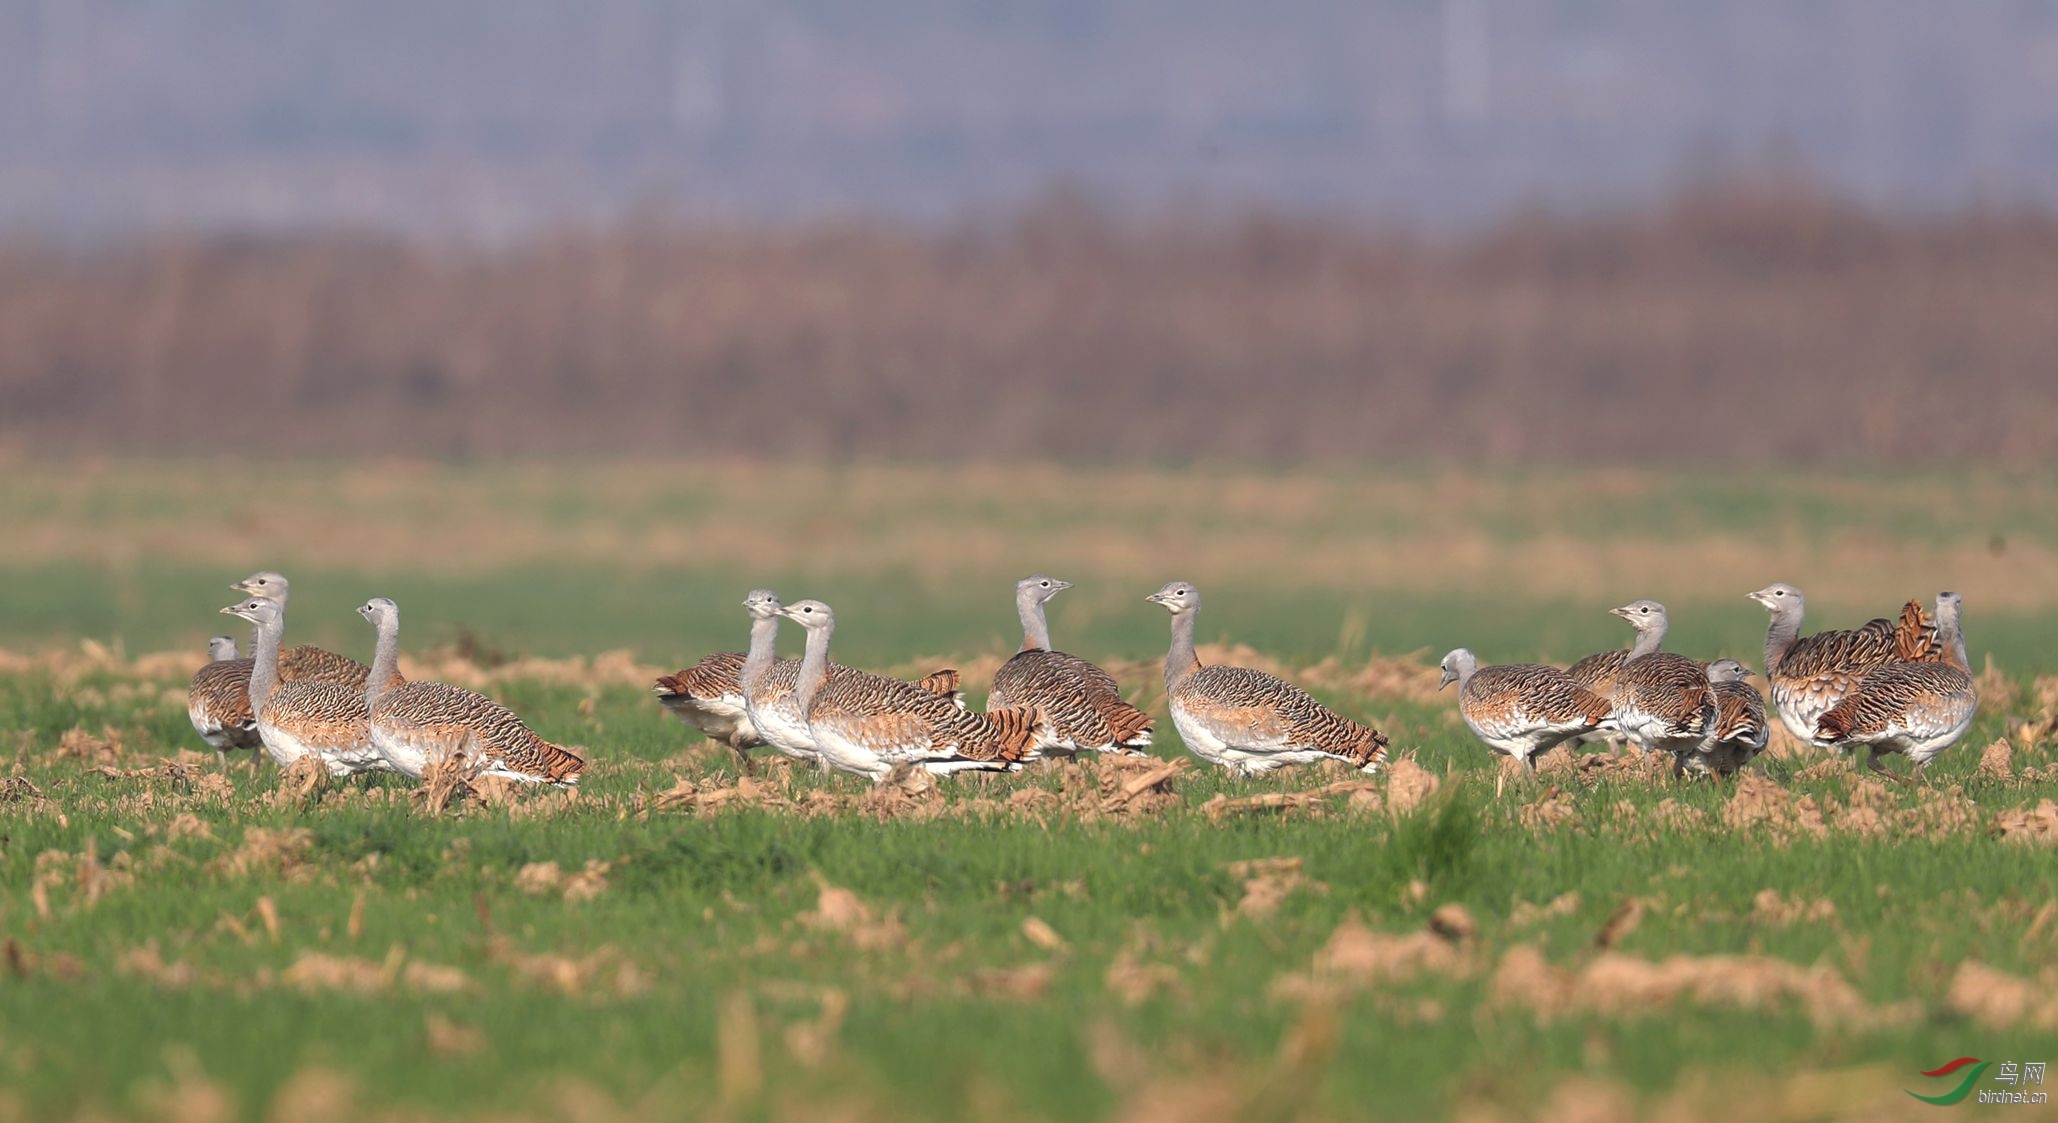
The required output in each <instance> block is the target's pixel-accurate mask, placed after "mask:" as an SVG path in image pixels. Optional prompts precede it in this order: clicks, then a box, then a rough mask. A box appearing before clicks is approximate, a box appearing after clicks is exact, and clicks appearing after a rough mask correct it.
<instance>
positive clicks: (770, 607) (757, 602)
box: [743, 589, 785, 620]
mask: <svg viewBox="0 0 2058 1123" xmlns="http://www.w3.org/2000/svg"><path fill="white" fill-rule="evenodd" d="M743 607H744V608H746V609H748V610H750V618H751V619H752V620H770V619H772V618H773V617H775V616H778V615H779V614H780V611H781V609H782V608H784V607H785V606H783V605H781V604H780V603H779V594H777V593H775V592H773V591H772V590H770V589H752V590H751V591H750V595H749V596H747V597H744V598H743Z"/></svg>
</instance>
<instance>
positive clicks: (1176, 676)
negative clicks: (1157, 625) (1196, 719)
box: [1165, 612, 1200, 693]
mask: <svg viewBox="0 0 2058 1123" xmlns="http://www.w3.org/2000/svg"><path fill="white" fill-rule="evenodd" d="M1197 615H1199V613H1196V612H1180V613H1175V614H1174V615H1173V616H1172V647H1171V649H1170V650H1168V651H1166V652H1165V691H1166V692H1167V693H1170V692H1171V690H1172V688H1173V687H1175V686H1177V685H1179V680H1180V679H1183V678H1185V677H1186V676H1187V675H1190V674H1192V673H1193V672H1194V671H1195V670H1196V669H1198V668H1199V667H1200V659H1199V657H1197V656H1195V655H1194V653H1193V618H1194V617H1195V616H1197Z"/></svg>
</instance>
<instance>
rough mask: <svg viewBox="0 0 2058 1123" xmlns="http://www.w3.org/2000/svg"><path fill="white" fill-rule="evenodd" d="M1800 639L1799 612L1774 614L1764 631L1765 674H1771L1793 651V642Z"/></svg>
mask: <svg viewBox="0 0 2058 1123" xmlns="http://www.w3.org/2000/svg"><path fill="white" fill-rule="evenodd" d="M1799 638H1801V614H1800V613H1799V612H1775V613H1773V614H1772V624H1771V626H1770V627H1767V628H1766V629H1765V673H1766V674H1768V675H1769V674H1771V673H1772V672H1773V669H1774V668H1776V667H1778V666H1779V661H1780V660H1781V659H1784V658H1786V653H1787V652H1788V651H1790V650H1792V649H1793V646H1794V641H1795V640H1797V639H1799Z"/></svg>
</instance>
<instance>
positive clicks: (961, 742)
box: [781, 600, 1050, 782]
mask: <svg viewBox="0 0 2058 1123" xmlns="http://www.w3.org/2000/svg"><path fill="white" fill-rule="evenodd" d="M781 614H782V615H784V616H785V617H786V618H787V619H789V620H792V621H794V622H795V623H797V624H799V625H800V626H801V627H802V628H803V629H805V630H806V631H807V649H806V653H805V654H804V655H803V656H802V658H801V665H800V672H799V676H798V679H797V681H796V686H795V701H796V703H797V704H798V705H799V707H800V711H801V712H802V713H804V714H806V715H807V723H808V732H809V735H810V736H812V737H813V738H814V743H815V748H816V751H818V752H819V753H820V754H821V755H822V758H823V759H824V760H826V761H828V762H829V764H830V765H831V766H832V767H834V768H837V769H840V770H842V771H845V772H855V773H857V774H859V775H861V776H868V777H870V778H871V779H872V780H873V781H875V782H876V781H879V780H884V779H885V778H886V777H887V775H888V774H889V773H891V772H892V771H893V768H894V766H895V765H897V764H911V765H915V766H918V767H921V768H924V769H927V770H928V771H930V772H937V773H949V772H963V771H984V772H1013V771H1015V770H1016V769H1018V768H1020V767H1021V765H1022V764H1023V762H1025V761H1029V760H1034V759H1035V758H1036V745H1037V744H1038V742H1039V741H1041V740H1042V739H1043V738H1044V737H1045V736H1047V735H1048V734H1049V731H1050V723H1049V721H1048V720H1047V719H1046V718H1045V717H1044V716H1043V715H1042V714H1041V713H1039V712H1038V711H1036V710H1033V709H1014V710H1000V711H997V712H994V713H984V714H982V713H977V712H974V711H971V710H965V709H961V708H959V707H958V706H956V705H953V704H952V703H951V702H950V700H949V699H947V698H942V697H938V696H937V695H935V694H931V693H929V692H928V691H926V690H923V689H921V688H920V687H917V686H914V685H912V684H910V683H905V682H902V681H900V680H899V679H890V678H885V677H883V676H880V675H874V674H867V673H865V672H864V671H860V670H856V669H855V668H850V667H834V666H832V665H831V664H830V662H829V641H830V637H831V636H832V635H833V634H834V633H835V630H836V616H835V613H833V612H832V611H830V609H829V606H828V605H826V604H823V603H822V602H821V601H817V600H804V601H800V602H799V603H797V604H791V605H787V606H786V607H785V608H783V609H781Z"/></svg>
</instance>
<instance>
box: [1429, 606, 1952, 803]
mask: <svg viewBox="0 0 2058 1123" xmlns="http://www.w3.org/2000/svg"><path fill="white" fill-rule="evenodd" d="M1748 595H1749V596H1750V598H1751V599H1752V600H1754V601H1757V602H1758V603H1759V604H1761V605H1764V606H1765V609H1766V611H1768V612H1769V613H1771V625H1770V627H1769V628H1768V629H1767V631H1766V635H1765V676H1766V679H1767V680H1768V681H1769V683H1770V685H1771V687H1772V704H1773V710H1774V712H1775V713H1777V714H1778V715H1779V719H1780V721H1781V722H1782V723H1783V724H1785V726H1786V727H1787V729H1788V731H1789V732H1791V733H1792V734H1793V735H1794V736H1796V737H1798V738H1801V739H1802V740H1804V741H1808V742H1810V743H1812V744H1815V745H1818V746H1822V747H1824V748H1830V749H1835V750H1837V751H1839V752H1851V751H1854V750H1856V749H1860V748H1862V749H1864V750H1865V763H1866V766H1867V767H1868V768H1870V769H1872V770H1873V771H1875V772H1878V773H1880V774H1882V775H1885V776H1888V777H1893V778H1895V779H1898V778H1899V777H1898V776H1896V774H1894V773H1892V772H1888V771H1887V770H1886V768H1885V767H1884V764H1883V760H1884V758H1885V757H1887V756H1890V755H1892V754H1895V753H1898V754H1901V755H1902V756H1905V757H1907V758H1908V759H1909V760H1910V761H1912V762H1913V763H1914V766H1915V768H1916V769H1917V770H1918V771H1919V770H1921V769H1924V768H1927V767H1928V766H1929V762H1930V761H1932V760H1934V759H1936V756H1937V754H1938V753H1941V752H1943V751H1944V750H1945V749H1947V748H1950V747H1951V746H1952V745H1954V744H1956V743H1957V742H1958V740H1959V738H1961V737H1963V736H1965V731H1966V730H1967V729H1968V728H1970V727H1971V725H1972V717H1973V714H1974V712H1975V711H1976V710H1977V709H1978V705H1979V700H1978V696H1977V693H1976V691H1975V690H1974V686H1973V680H1972V671H1971V667H1970V665H1969V663H1968V662H1967V660H1966V655H1965V634H1964V631H1963V629H1962V627H1961V609H1962V602H1961V600H1960V598H1959V596H1958V594H1956V593H1950V592H1944V593H1938V594H1937V598H1936V612H1935V614H1934V615H1933V616H1932V615H1931V614H1930V613H1928V612H1925V611H1924V610H1923V608H1922V605H1921V603H1920V602H1918V601H1912V600H1911V601H1909V602H1908V603H1907V605H1906V606H1905V607H1903V608H1902V609H1901V615H1900V619H1899V620H1897V621H1896V620H1888V619H1886V618H1885V617H1881V618H1878V619H1875V620H1870V621H1867V622H1866V623H1865V624H1864V625H1862V626H1860V627H1857V628H1853V629H1850V630H1848V631H1829V632H1817V633H1816V634H1814V635H1812V636H1808V637H1805V638H1803V637H1802V636H1801V618H1802V613H1803V612H1804V611H1805V601H1804V600H1803V598H1802V596H1801V590H1799V589H1797V588H1795V587H1793V586H1792V585H1786V584H1775V585H1768V586H1766V587H1765V588H1763V589H1759V590H1758V591H1757V592H1755V593H1751V594H1748ZM1609 611H1610V612H1612V613H1614V614H1615V615H1617V616H1620V617H1622V618H1623V619H1624V620H1627V621H1628V622H1629V625H1630V627H1631V628H1633V629H1635V633H1636V639H1635V641H1634V642H1633V643H1632V644H1631V645H1630V646H1629V647H1628V648H1627V649H1626V650H1617V651H1603V652H1600V653H1598V654H1595V655H1589V656H1587V657H1586V658H1584V659H1581V660H1580V661H1578V662H1577V663H1574V664H1572V665H1571V666H1570V667H1567V668H1565V669H1564V670H1559V669H1558V668H1556V667H1547V666H1543V665H1541V664H1534V663H1517V664H1509V665H1505V666H1499V667H1481V666H1479V661H1478V659H1476V658H1475V657H1474V656H1473V654H1472V653H1471V652H1470V651H1467V650H1465V649H1464V648H1459V649H1457V650H1456V651H1453V652H1451V653H1450V654H1449V655H1446V656H1444V658H1443V681H1442V683H1441V686H1449V685H1450V684H1451V683H1453V682H1455V683H1457V684H1458V712H1459V713H1460V715H1462V716H1463V717H1464V719H1465V724H1466V725H1467V726H1468V727H1469V728H1470V729H1471V730H1472V732H1473V734H1474V735H1475V736H1477V737H1478V738H1479V739H1480V740H1481V741H1483V742H1485V743H1486V745H1487V746H1488V747H1490V748H1492V749H1493V750H1494V751H1496V752H1500V753H1505V754H1507V755H1509V756H1512V757H1515V758H1517V759H1520V760H1522V761H1523V762H1525V763H1527V764H1528V765H1529V766H1530V767H1531V768H1534V767H1535V766H1536V761H1537V758H1538V757H1539V756H1542V755H1543V754H1545V753H1548V752H1549V751H1550V750H1551V749H1553V748H1555V747H1556V746H1558V745H1560V744H1563V743H1565V742H1566V741H1569V740H1572V739H1573V738H1576V737H1586V736H1590V735H1597V734H1606V733H1609V732H1613V733H1616V734H1619V735H1621V736H1622V737H1624V738H1626V739H1628V740H1629V741H1630V742H1631V743H1633V744H1635V745H1637V746H1638V747H1639V748H1642V749H1644V750H1645V751H1648V752H1654V753H1665V754H1668V755H1670V756H1671V757H1672V760H1673V768H1674V771H1675V772H1677V773H1681V774H1700V775H1715V776H1730V775H1734V774H1735V773H1736V772H1737V770H1739V769H1741V768H1742V767H1743V766H1744V765H1746V764H1749V763H1750V762H1751V760H1752V758H1754V757H1756V756H1757V755H1758V754H1759V753H1761V752H1763V751H1765V744H1766V741H1767V740H1768V739H1769V737H1770V734H1771V729H1770V727H1769V726H1768V725H1767V723H1766V714H1765V698H1764V696H1763V695H1761V694H1759V693H1758V690H1757V688H1756V687H1754V686H1752V685H1751V684H1750V682H1749V681H1748V679H1749V678H1750V677H1751V675H1752V673H1753V672H1752V671H1751V669H1750V668H1749V667H1746V666H1744V665H1743V664H1741V663H1739V662H1737V661H1736V660H1734V659H1717V660H1715V661H1713V662H1708V663H1702V662H1698V661H1696V660H1693V659H1690V658H1687V657H1686V656H1683V655H1676V654H1673V653H1671V652H1667V651H1664V650H1661V649H1662V647H1663V645H1664V642H1665V631H1666V625H1667V620H1666V615H1665V606H1664V605H1662V604H1659V603H1658V602H1656V601H1651V600H1639V601H1632V602H1630V603H1628V604H1625V605H1623V606H1622V607H1620V608H1614V609H1610V610H1609Z"/></svg>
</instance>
